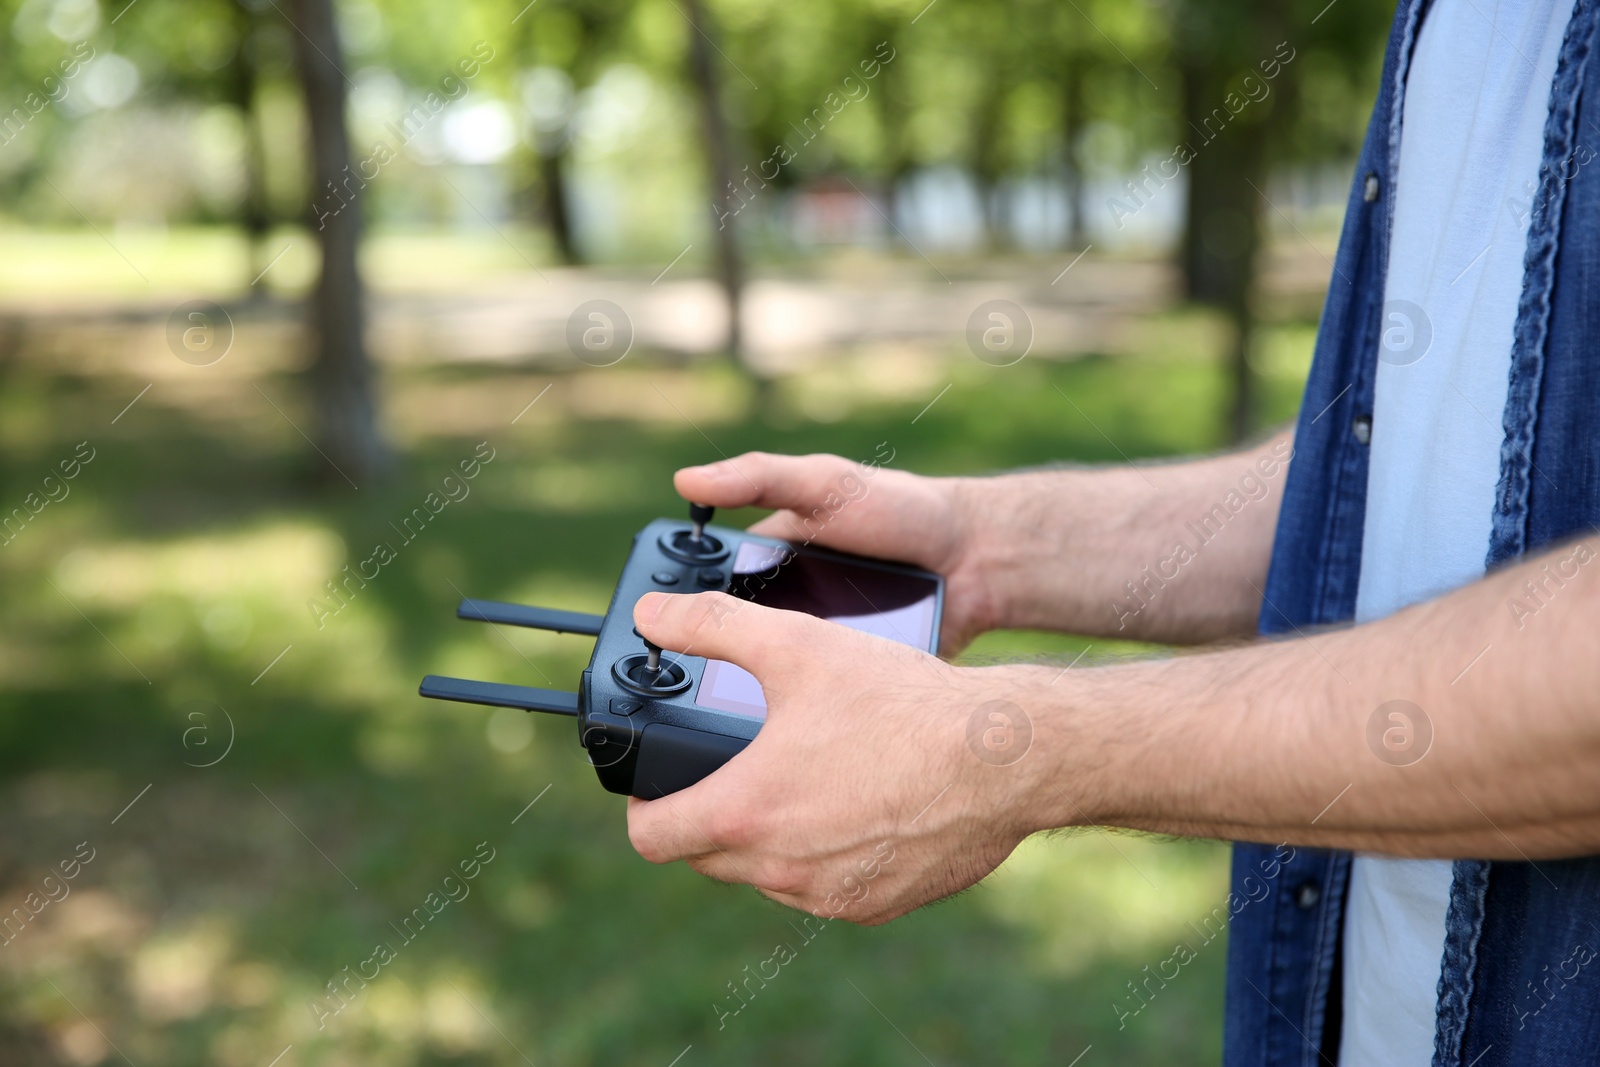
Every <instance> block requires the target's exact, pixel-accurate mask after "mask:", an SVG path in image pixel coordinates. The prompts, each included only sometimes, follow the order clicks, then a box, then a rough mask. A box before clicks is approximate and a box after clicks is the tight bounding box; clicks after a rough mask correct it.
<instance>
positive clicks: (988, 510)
mask: <svg viewBox="0 0 1600 1067" xmlns="http://www.w3.org/2000/svg"><path fill="white" fill-rule="evenodd" d="M943 481H944V483H945V489H946V492H947V494H948V497H949V508H950V515H951V522H952V524H953V525H954V527H955V529H954V534H955V537H954V541H955V553H954V558H952V559H951V560H950V562H949V565H948V566H947V567H946V568H945V570H944V573H945V575H946V576H947V577H950V578H952V579H954V580H958V581H960V582H962V584H963V585H964V586H965V592H966V597H965V600H966V601H967V603H968V604H969V605H970V606H969V610H968V614H969V616H970V618H971V623H972V627H971V629H972V633H973V634H979V633H985V632H987V631H989V630H1000V629H1004V628H1006V626H1007V625H1008V624H1009V622H1008V620H1009V617H1010V611H1009V608H1008V601H1009V598H1008V597H1007V595H1006V592H1005V588H1004V570H1003V569H1002V568H1001V567H1000V566H998V565H997V564H998V562H999V552H998V551H997V550H998V549H999V548H1000V545H1001V542H1002V541H1003V540H1004V538H997V537H996V536H995V532H996V526H997V525H998V518H997V517H998V515H1000V514H1001V513H1002V512H1001V511H1000V510H999V503H998V501H997V500H996V497H997V496H998V493H997V492H996V486H997V483H998V482H999V481H1001V479H999V478H981V477H978V478H971V477H967V478H961V477H958V478H946V479H943Z"/></svg>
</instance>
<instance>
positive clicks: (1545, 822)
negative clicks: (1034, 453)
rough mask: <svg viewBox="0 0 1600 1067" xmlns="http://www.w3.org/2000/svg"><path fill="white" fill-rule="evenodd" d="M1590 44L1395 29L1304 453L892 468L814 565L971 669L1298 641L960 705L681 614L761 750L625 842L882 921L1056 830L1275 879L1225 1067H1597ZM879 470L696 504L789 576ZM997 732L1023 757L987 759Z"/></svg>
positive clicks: (1597, 259) (822, 655)
mask: <svg viewBox="0 0 1600 1067" xmlns="http://www.w3.org/2000/svg"><path fill="white" fill-rule="evenodd" d="M1597 22H1600V18H1597V15H1596V3H1595V0H1577V2H1576V3H1574V2H1573V0H1523V2H1512V0H1502V2H1500V3H1498V4H1496V3H1493V2H1490V0H1434V2H1433V3H1431V4H1430V3H1429V2H1428V0H1402V2H1401V4H1400V8H1399V10H1398V12H1397V14H1396V21H1395V27H1394V31H1393V34H1392V37H1391V40H1390V43H1389V48H1388V53H1387V57H1386V62H1385V70H1384V78H1383V84H1382V87H1381V91H1380V94H1379V98H1378V102H1377V107H1376V110H1375V112H1374V116H1373V121H1372V124H1371V127H1370V129H1369V133H1368V138H1367V143H1366V145H1365V147H1364V149H1363V152H1362V155H1361V159H1360V162H1359V165H1358V168H1357V171H1356V181H1355V186H1354V190H1353V193H1352V196H1351V199H1350V205H1349V208H1348V211H1347V215H1346V221H1345V228H1344V234H1343V237H1342V240H1341V245H1340V251H1339V256H1338V260H1337V263H1336V265H1335V268H1334V275H1333V278H1332V280H1331V283H1330V289H1329V295H1328V301H1327V306H1326V309H1325V312H1324V316H1323V321H1322V325H1321V332H1320V336H1319V338H1318V344H1317V353H1316V359H1315V362H1314V365H1313V367H1312V372H1311V378H1310V381H1309V383H1308V385H1307V390H1306V396H1305V400H1304V408H1303V410H1302V412H1301V415H1300V419H1299V424H1298V426H1297V428H1296V430H1295V432H1294V435H1293V438H1292V448H1291V438H1290V437H1289V436H1287V435H1284V436H1280V437H1277V438H1275V439H1273V440H1271V441H1269V442H1267V443H1266V444H1264V445H1262V446H1261V447H1259V448H1257V449H1254V450H1252V451H1250V452H1247V453H1244V454H1241V455H1235V456H1228V457H1223V458H1219V459H1210V460H1205V461H1202V462H1197V463H1191V464H1188V465H1184V466H1166V467H1143V468H1129V469H1121V470H1103V471H1051V472H1038V473H1024V474H1015V475H1009V476H1003V477H994V478H981V479H933V478H920V477H916V476H913V475H911V474H906V473H901V472H896V471H887V470H885V471H880V472H878V473H877V474H876V475H875V476H874V477H873V479H872V481H871V485H870V490H869V491H868V492H867V493H866V495H865V496H864V497H862V498H861V499H859V500H856V501H854V502H852V503H849V504H848V505H847V506H845V507H843V508H842V509H840V510H839V511H838V513H837V515H834V516H833V517H832V518H831V519H830V520H829V521H827V522H826V524H825V525H824V526H823V527H822V533H821V536H820V537H819V538H818V540H819V541H821V542H822V543H826V544H829V545H832V546H835V547H837V548H840V549H844V550H849V551H854V552H860V553H864V554H867V555H873V556H881V557H886V558H892V559H900V560H906V561H909V562H913V563H917V564H920V565H922V566H924V567H928V568H931V569H934V570H937V571H940V572H941V573H943V574H945V575H946V576H947V578H948V606H947V613H946V616H945V619H944V624H943V626H944V632H943V650H944V651H946V652H947V653H948V652H953V651H955V650H957V649H958V648H960V647H961V645H962V644H963V643H964V642H965V641H967V640H969V639H970V638H971V637H972V636H973V635H975V634H977V633H980V632H982V631H984V630H986V629H989V628H994V627H1037V628H1045V629H1055V630H1062V631H1070V632H1074V633H1083V634H1109V635H1117V636H1128V637H1138V638H1144V639H1148V640H1156V641H1167V642H1175V643H1184V644H1195V643H1201V642H1213V641H1219V640H1223V639H1229V638H1240V637H1245V636H1248V635H1251V634H1253V633H1255V632H1257V630H1258V629H1259V631H1260V632H1262V633H1264V634H1269V635H1275V636H1276V638H1277V639H1274V640H1266V641H1259V642H1256V643H1253V644H1247V645H1243V646H1236V647H1230V648H1226V649H1223V650H1218V651H1209V652H1205V653H1203V654H1196V655H1186V656H1180V657H1177V658H1174V659H1165V660H1158V661H1153V662H1141V663H1130V664H1122V665H1117V666H1109V667H1101V668H1095V669H1076V670H1070V671H1066V672H1062V671H1061V670H1060V669H1059V668H1054V669H1052V668H1043V667H1038V666H1020V665H1019V666H1001V667H985V668H956V667H952V666H949V665H948V664H946V663H944V662H942V661H939V660H936V659H934V658H932V657H929V656H925V655H922V654H920V653H917V652H915V651H913V650H911V649H909V648H906V647H904V646H899V645H894V644H891V643H889V642H886V641H883V640H880V639H877V638H874V637H870V636H867V635H863V634H859V633H856V632H853V631H850V630H847V629H844V628H842V627H838V626H834V625H830V624H828V623H825V622H822V621H819V620H815V619H811V618H807V617H803V616H798V615H794V614H791V613H785V612H777V611H772V610H767V609H763V608H760V607H757V606H754V605H748V604H743V603H739V602H730V601H728V600H726V599H725V598H722V597H720V596H719V595H715V594H701V595H698V596H664V595H659V594H652V595H650V596H647V597H645V598H644V599H642V600H641V601H640V602H639V604H638V605H637V608H636V610H635V618H636V620H637V622H638V625H639V627H640V629H641V631H642V632H643V633H644V634H645V635H646V636H648V637H650V638H651V639H652V640H654V641H656V642H658V643H660V644H661V645H663V646H664V647H666V648H669V649H676V650H692V651H693V652H694V653H696V654H700V655H707V656H714V657H718V658H722V659H728V660H732V661H734V662H737V663H739V664H740V665H742V666H744V667H746V668H747V669H749V670H750V671H752V672H753V673H754V674H755V675H756V677H757V678H759V679H760V681H761V683H762V685H763V687H764V689H765V691H766V695H767V700H768V703H769V718H768V721H767V723H766V725H765V726H764V727H763V728H762V731H761V734H760V736H759V737H758V738H757V739H756V741H755V742H754V743H752V744H751V745H750V747H749V748H748V749H747V750H746V751H745V752H744V753H743V754H741V755H740V756H738V757H737V758H735V759H734V760H733V761H732V762H731V763H729V764H728V765H727V766H726V767H725V768H723V769H722V770H721V771H719V772H718V773H716V774H714V775H712V776H711V777H710V778H708V779H706V780H705V781H703V782H701V783H700V784H698V785H696V786H694V787H692V788H690V789H688V790H685V791H683V792H681V793H678V794H676V795H675V796H673V797H671V798H668V799H665V800H659V801H654V802H650V803H644V802H640V801H632V802H630V808H629V830H630V835H631V837H632V840H633V842H634V845H635V847H637V848H638V850H639V851H640V853H641V854H643V855H644V856H645V857H646V858H648V859H651V860H655V861H658V862H664V861H669V860H677V859H685V860H687V861H688V862H689V863H690V864H692V865H693V866H694V867H695V868H696V869H698V870H700V871H702V872H704V873H705V874H707V875H709V876H711V877H714V878H719V879H723V880H726V881H733V882H748V883H750V884H752V885H754V886H756V887H757V888H758V889H760V890H761V891H762V892H763V893H765V894H766V895H767V896H769V897H772V898H773V899H775V900H778V901H781V902H783V903H785V904H789V905H791V906H793V907H796V908H801V909H804V910H807V911H818V912H824V913H826V914H841V915H842V916H843V917H845V918H849V919H852V920H855V921H859V922H864V923H876V922H883V921H886V920H888V919H891V918H894V917H895V916H897V915H901V914H904V913H905V912H907V911H909V910H911V909H913V908H916V907H918V906H920V905H922V904H925V903H927V902H929V901H931V900H934V899H937V898H939V897H942V896H944V895H946V894H949V893H951V892H955V891H957V890H960V889H962V888H964V887H966V886H969V885H971V884H972V883H973V882H975V881H976V880H978V879H980V878H982V877H983V876H984V875H985V874H987V873H988V872H989V871H991V870H992V869H993V868H994V867H995V866H996V865H997V864H998V863H1000V862H1001V861H1002V860H1003V859H1005V857H1006V856H1007V855H1008V854H1009V853H1010V852H1011V850H1012V849H1013V848H1014V847H1015V846H1016V844H1017V843H1018V842H1019V841H1021V840H1022V839H1023V838H1024V837H1025V836H1027V835H1028V834H1030V833H1033V832H1035V831H1037V830H1041V829H1045V828H1049V827H1061V826H1076V825H1094V824H1104V825H1115V826H1126V827H1135V828H1142V829H1148V830H1155V831H1160V832H1164V833H1177V834H1194V835H1202V836H1207V837H1227V838H1231V839H1233V840H1235V841H1238V842H1255V843H1257V844H1239V845H1236V847H1235V856H1234V879H1235V897H1234V908H1233V909H1232V910H1233V911H1234V919H1233V924H1232V931H1231V936H1230V946H1229V988H1228V1019H1227V1025H1226V1029H1225V1032H1226V1041H1225V1044H1226V1047H1225V1059H1226V1061H1227V1062H1228V1063H1229V1064H1239V1065H1243V1064H1252V1065H1255V1064H1269V1065H1274V1067H1276V1065H1280V1064H1284V1065H1287V1064H1315V1063H1330V1064H1332V1063H1342V1064H1345V1065H1347V1067H1365V1065H1369V1064H1394V1065H1400V1067H1422V1065H1425V1064H1429V1063H1433V1064H1440V1065H1445V1064H1448V1065H1459V1067H1469V1065H1470V1067H1490V1065H1492V1064H1508V1065H1509V1064H1516V1065H1522V1064H1529V1063H1539V1064H1562V1065H1565V1064H1576V1063H1590V1062H1593V1057H1594V1055H1595V1053H1594V1050H1595V1049H1596V1048H1600V966H1592V965H1591V964H1592V961H1593V960H1594V957H1595V954H1596V951H1597V950H1600V859H1597V858H1594V854H1595V853H1600V654H1597V653H1600V636H1597V629H1596V625H1595V623H1596V620H1600V565H1592V566H1591V565H1590V564H1591V563H1592V562H1593V561H1594V559H1595V558H1596V555H1597V551H1596V547H1595V543H1594V542H1589V541H1584V540H1581V539H1580V538H1583V537H1592V536H1594V535H1595V534H1596V527H1595V522H1596V519H1597V518H1600V433H1597V432H1596V426H1597V423H1596V421H1595V414H1596V412H1597V410H1600V374H1596V373H1595V372H1594V370H1593V367H1594V366H1595V362H1594V361H1595V359H1596V358H1597V355H1596V349H1597V346H1600V297H1597V295H1596V294H1600V174H1597V171H1600V167H1587V166H1586V164H1587V163H1588V162H1589V161H1590V160H1592V158H1593V155H1594V150H1593V148H1592V147H1588V146H1592V145H1594V144H1596V143H1600V57H1595V56H1593V55H1592V54H1591V53H1592V52H1594V51H1596V50H1597V45H1600V41H1597V40H1596V25H1597ZM1291 455H1292V462H1290V459H1291ZM854 470H855V468H854V467H853V465H851V464H848V463H846V462H845V461H844V460H841V459H838V458H834V457H805V458H786V457H778V456H767V455H760V454H751V455H746V456H741V457H738V458H736V459H733V460H729V461H725V462H721V463H715V464H712V465H711V466H709V467H700V468H691V469H688V470H684V471H680V472H679V474H678V478H677V486H678V489H679V491H680V492H681V493H682V494H683V495H684V496H686V497H688V498H690V499H693V500H698V501H703V502H706V503H710V504H715V505H719V506H723V507H731V506H741V505H756V506H761V507H768V508H775V509H778V513H777V514H776V515H774V516H771V517H770V518H768V519H766V520H764V521H763V522H762V523H761V524H760V525H759V526H758V527H757V529H758V530H760V531H761V532H763V533H770V534H775V535H777V536H785V535H790V536H799V537H804V536H806V533H807V531H806V530H805V529H803V528H802V522H803V520H804V519H805V518H806V517H808V516H812V515H813V514H814V513H816V509H817V508H818V507H819V506H822V505H823V504H824V501H826V500H827V499H828V497H829V494H830V493H836V492H837V490H838V486H839V484H840V481H841V479H845V478H847V477H849V476H851V475H852V472H853V471H854ZM815 528H816V527H815V523H813V526H812V529H815ZM1336 623H1344V624H1352V625H1345V626H1342V627H1340V628H1337V629H1334V628H1330V624H1336ZM996 701H1002V702H1005V703H1003V704H995V703H994V702H996ZM986 708H988V709H989V710H984V709H986ZM994 708H999V709H1001V711H1002V720H997V721H1005V722H1010V723H1012V724H1013V726H1014V729H1015V730H1016V731H1017V735H1018V736H1025V737H1026V738H1027V739H1028V745H1027V749H1026V754H1025V755H1023V754H1021V753H1020V752H1019V753H1017V755H1020V758H1007V759H999V760H996V759H982V758H978V757H977V756H976V755H975V754H974V750H973V749H972V748H971V747H969V744H968V741H967V738H968V732H969V728H970V726H971V724H972V722H973V720H974V716H975V714H976V715H979V716H986V715H989V714H992V713H993V709H994ZM886 841H887V842H891V843H892V847H893V861H892V862H891V863H887V864H872V863H871V860H872V858H873V856H874V847H875V846H877V845H879V844H880V843H882V842H886ZM1452 861H1454V862H1452ZM869 876H870V877H869ZM1262 886H1265V889H1262ZM841 902H843V903H842V904H841Z"/></svg>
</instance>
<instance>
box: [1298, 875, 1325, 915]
mask: <svg viewBox="0 0 1600 1067" xmlns="http://www.w3.org/2000/svg"><path fill="white" fill-rule="evenodd" d="M1321 899H1322V890H1320V889H1318V888H1317V884H1316V883H1315V882H1302V883H1301V885H1300V888H1299V889H1296V890H1295V891H1294V906H1295V907H1297V908H1299V909H1300V910H1301V911H1310V910H1311V909H1312V908H1314V907H1316V906H1317V901H1319V900H1321Z"/></svg>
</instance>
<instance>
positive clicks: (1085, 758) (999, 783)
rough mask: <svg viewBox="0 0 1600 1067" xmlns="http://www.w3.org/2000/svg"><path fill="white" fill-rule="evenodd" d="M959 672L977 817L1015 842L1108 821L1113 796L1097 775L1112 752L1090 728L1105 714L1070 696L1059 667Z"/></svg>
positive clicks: (970, 792) (965, 753) (963, 755)
mask: <svg viewBox="0 0 1600 1067" xmlns="http://www.w3.org/2000/svg"><path fill="white" fill-rule="evenodd" d="M956 670H957V671H958V672H960V674H961V675H962V678H963V682H964V683H965V684H963V685H961V686H959V689H960V691H961V692H962V693H963V698H962V710H963V712H964V717H963V720H962V724H961V725H962V726H963V728H964V729H963V736H962V748H963V750H962V751H961V752H960V753H959V755H960V759H961V762H962V764H963V765H964V766H965V768H966V771H967V773H966V775H965V777H966V779H967V781H968V783H969V785H970V788H968V789H967V790H966V791H965V792H966V794H967V796H968V797H970V798H971V805H972V814H973V816H974V817H976V818H982V819H985V820H989V821H992V822H993V823H995V824H996V826H997V827H998V828H1000V829H1002V830H1003V831H1004V833H1005V834H1006V836H1009V837H1011V838H1013V839H1014V840H1016V841H1021V840H1022V839H1023V838H1026V837H1028V836H1029V835H1031V834H1034V833H1037V832H1039V831H1041V830H1052V829H1059V828H1061V827H1067V826H1090V825H1098V824H1100V823H1101V822H1103V821H1104V819H1103V816H1104V814H1105V813H1106V812H1107V811H1109V810H1111V798H1110V797H1108V796H1107V790H1106V788H1105V786H1104V785H1103V783H1102V781H1101V774H1100V772H1101V770H1102V765H1103V764H1104V762H1105V756H1107V755H1109V753H1104V748H1105V742H1104V738H1102V737H1096V736H1094V733H1095V731H1094V728H1093V727H1092V725H1091V724H1092V723H1093V722H1095V721H1096V720H1099V719H1101V718H1102V717H1103V716H1102V715H1101V714H1099V713H1098V710H1097V709H1095V708H1093V707H1092V706H1089V705H1088V704H1086V703H1080V702H1079V701H1077V700H1076V699H1074V698H1073V697H1072V696H1071V695H1070V694H1071V693H1072V690H1073V688H1074V686H1071V685H1066V684H1064V682H1063V678H1064V672H1063V671H1062V669H1061V668H1059V667H1039V666H1033V665H1021V664H1011V665H1006V666H999V667H966V668H956ZM1075 673H1078V672H1075ZM1081 673H1088V672H1081ZM1097 752H1098V753H1102V755H1101V756H1099V757H1097V756H1095V755H1093V754H1094V753H1097Z"/></svg>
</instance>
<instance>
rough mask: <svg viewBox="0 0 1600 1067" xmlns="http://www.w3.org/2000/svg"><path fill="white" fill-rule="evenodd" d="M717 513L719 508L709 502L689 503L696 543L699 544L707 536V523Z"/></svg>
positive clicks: (690, 518) (690, 519)
mask: <svg viewBox="0 0 1600 1067" xmlns="http://www.w3.org/2000/svg"><path fill="white" fill-rule="evenodd" d="M716 513H717V509H716V508H714V507H712V506H711V505H709V504H690V505H689V521H690V522H692V523H694V533H693V535H692V536H693V538H694V543H695V544H697V545H698V544H699V543H700V542H701V541H702V540H703V539H704V538H705V535H706V523H708V522H710V521H711V516H713V515H715V514H716Z"/></svg>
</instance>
